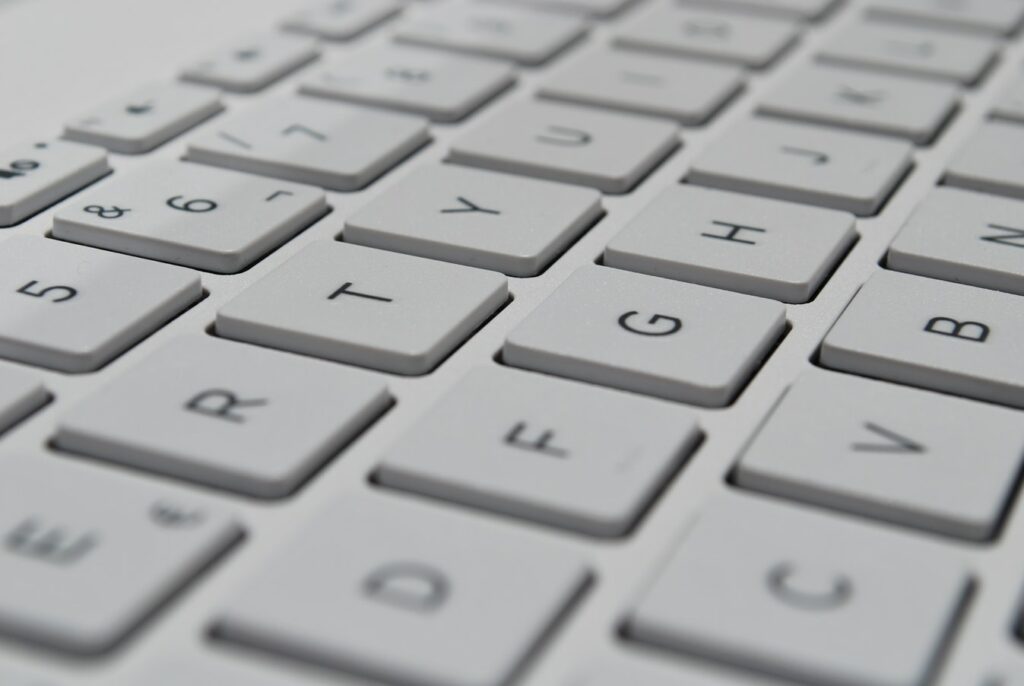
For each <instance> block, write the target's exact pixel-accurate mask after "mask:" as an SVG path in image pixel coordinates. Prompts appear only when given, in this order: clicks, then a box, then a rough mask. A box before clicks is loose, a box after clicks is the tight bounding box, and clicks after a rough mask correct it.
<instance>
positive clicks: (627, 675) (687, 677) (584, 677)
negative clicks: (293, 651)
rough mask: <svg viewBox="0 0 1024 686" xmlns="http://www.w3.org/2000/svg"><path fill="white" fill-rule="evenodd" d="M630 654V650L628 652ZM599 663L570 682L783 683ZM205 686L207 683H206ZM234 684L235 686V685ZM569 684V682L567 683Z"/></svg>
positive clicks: (598, 685) (666, 666)
mask: <svg viewBox="0 0 1024 686" xmlns="http://www.w3.org/2000/svg"><path fill="white" fill-rule="evenodd" d="M624 654H625V655H630V653H624ZM594 662H596V664H593V665H588V667H587V668H583V669H581V670H580V671H579V672H578V673H577V674H578V675H579V678H578V679H576V680H575V681H570V682H569V684H571V686H625V685H627V684H636V685H637V686H684V685H685V686H783V684H782V683H781V682H778V681H774V680H773V681H771V682H767V681H763V680H761V679H757V680H756V681H755V680H753V679H749V678H746V677H737V676H735V671H734V670H729V672H727V673H723V672H724V670H721V669H714V668H713V666H711V665H708V666H703V665H702V667H701V669H700V670H699V671H698V670H696V669H694V667H693V665H691V664H690V663H689V662H688V663H686V664H685V666H684V665H683V664H681V663H678V662H667V661H665V660H657V661H655V660H654V659H651V658H650V657H647V656H642V657H640V658H638V659H631V660H628V661H626V660H624V659H617V660H607V659H606V660H595V661H594ZM201 686H206V685H205V684H202V685H201ZM231 686H234V685H233V684H232V685H231ZM567 686H568V685H567Z"/></svg>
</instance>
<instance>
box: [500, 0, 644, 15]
mask: <svg viewBox="0 0 1024 686" xmlns="http://www.w3.org/2000/svg"><path fill="white" fill-rule="evenodd" d="M487 1H489V2H496V3H508V4H510V5H521V6H522V7H526V8H529V9H537V10H548V11H551V12H570V13H573V14H581V15H583V16H587V17H594V18H597V19H607V18H609V17H611V16H612V15H615V14H618V13H619V12H621V11H622V10H624V9H626V8H627V7H629V6H630V5H632V4H633V3H634V2H635V1H636V0H487Z"/></svg>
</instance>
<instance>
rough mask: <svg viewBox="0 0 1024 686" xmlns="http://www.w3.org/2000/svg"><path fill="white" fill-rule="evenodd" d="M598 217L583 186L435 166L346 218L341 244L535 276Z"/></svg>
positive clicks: (593, 196)
mask: <svg viewBox="0 0 1024 686" xmlns="http://www.w3.org/2000/svg"><path fill="white" fill-rule="evenodd" d="M601 212H602V209H601V196H600V194H598V193H597V191H594V190H591V189H589V188H577V187H574V186H567V185H563V184H559V183H551V182H550V181H538V180H536V179H527V178H523V177H520V176H509V175H507V174H496V173H494V172H489V171H482V170H477V169H466V168H464V167H456V166H454V165H438V166H430V167H421V168H419V169H417V170H415V171H414V172H413V173H411V174H410V175H409V176H407V177H405V178H404V179H402V180H401V181H399V182H398V183H396V184H394V185H393V186H391V187H390V188H388V190H387V191H385V192H384V193H383V194H382V195H380V196H378V197H377V198H375V199H374V200H372V201H371V202H370V203H369V204H368V205H367V206H366V207H364V208H363V209H361V210H359V211H357V212H356V213H355V214H354V215H352V216H351V217H349V219H348V221H347V222H346V223H345V234H344V239H345V241H346V242H349V243H359V244H361V245H367V246H370V247H372V248H382V249H384V250H393V251H395V252H404V253H409V254H410V255H420V256H421V257H430V258H433V259H439V260H447V261H449V262H458V263H460V264H465V265H468V266H470V267H481V268H483V269H493V270H495V271H500V272H504V273H506V274H509V275H511V276H535V275H537V274H539V273H540V272H541V271H542V270H543V269H544V268H545V267H547V265H548V264H550V263H551V262H552V261H553V260H554V259H555V258H556V257H557V256H558V255H559V254H560V253H561V252H562V251H564V250H565V249H566V248H567V247H568V246H569V244H570V243H571V242H572V241H574V240H575V239H576V238H578V237H579V235H580V234H581V233H583V231H585V230H586V229H587V227H589V226H590V225H591V224H593V223H594V222H595V221H597V219H598V217H600V216H601Z"/></svg>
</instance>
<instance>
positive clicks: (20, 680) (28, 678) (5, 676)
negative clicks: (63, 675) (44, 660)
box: [0, 667, 60, 686]
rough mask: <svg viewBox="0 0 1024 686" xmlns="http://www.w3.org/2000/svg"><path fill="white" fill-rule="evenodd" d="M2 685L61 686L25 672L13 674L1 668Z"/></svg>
mask: <svg viewBox="0 0 1024 686" xmlns="http://www.w3.org/2000/svg"><path fill="white" fill-rule="evenodd" d="M0 684H4V686H60V684H58V683H57V682H56V681H50V680H49V679H43V678H42V677H38V676H33V675H29V674H25V673H24V672H12V671H9V670H8V669H7V668H6V667H0Z"/></svg>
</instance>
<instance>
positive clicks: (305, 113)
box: [186, 98, 430, 191]
mask: <svg viewBox="0 0 1024 686" xmlns="http://www.w3.org/2000/svg"><path fill="white" fill-rule="evenodd" d="M429 140H430V134H429V133H428V131H427V123H426V121H424V120H422V119H420V118H418V117H413V116H409V115H406V114H393V113H390V112H381V111H379V110H372V109H368V108H363V107H355V106H349V105H341V104H335V103H329V102H323V101H318V100H314V99H311V98H286V99H279V100H272V101H269V102H265V103H263V104H261V105H260V106H259V107H257V108H255V109H251V110H248V111H247V112H246V113H244V114H242V115H240V116H236V117H235V118H233V119H230V120H227V121H225V122H222V123H221V125H220V126H219V127H214V128H212V129H210V130H209V131H208V132H207V133H205V134H203V135H202V136H199V137H198V138H194V139H193V140H192V141H191V143H190V144H189V147H188V153H187V155H186V157H187V158H188V159H190V160H194V161H196V162H202V163H205V164H212V165H215V166H220V167H228V168H231V169H237V170H239V171H244V172H250V173H253V174H262V175H264V176H273V177H277V178H281V179H287V180H289V181H296V182H298V183H308V184H311V185H313V186H322V187H324V188H329V189H331V190H338V191H351V190H357V189H359V188H362V187H364V186H366V185H367V184H369V183H370V182H371V181H373V180H374V179H376V178H377V177H378V176H380V175H381V174H383V173H384V172H386V171H387V170H388V169H390V168H391V167H393V166H394V165H396V164H398V162H400V161H401V160H402V159H404V158H405V157H407V156H409V155H410V154H412V153H413V152H414V151H415V150H416V149H417V148H419V147H421V146H423V145H425V144H426V143H427V142H428V141H429Z"/></svg>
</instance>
